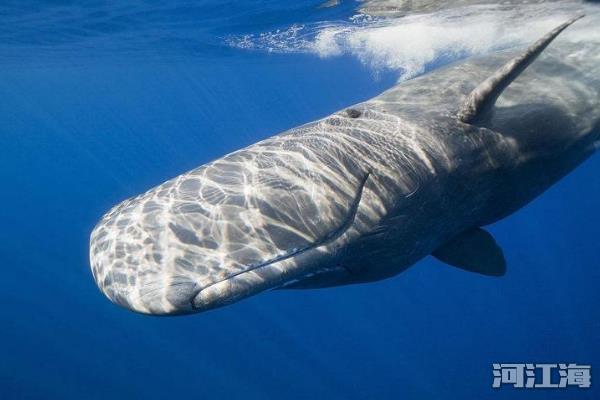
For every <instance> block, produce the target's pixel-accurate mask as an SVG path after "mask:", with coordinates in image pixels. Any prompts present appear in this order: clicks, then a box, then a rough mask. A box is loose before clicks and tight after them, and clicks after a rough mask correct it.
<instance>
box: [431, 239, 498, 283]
mask: <svg viewBox="0 0 600 400" xmlns="http://www.w3.org/2000/svg"><path fill="white" fill-rule="evenodd" d="M432 255H433V256H434V257H435V258H437V259H438V260H440V261H442V262H444V263H446V264H449V265H452V266H454V267H458V268H461V269H464V270H466V271H471V272H477V273H478V274H483V275H489V276H502V275H504V274H505V273H506V260H505V259H504V254H503V253H502V249H501V248H500V247H499V246H498V244H497V243H496V241H495V240H494V238H493V237H492V235H491V234H489V233H488V232H487V231H485V230H483V229H482V228H475V229H471V230H469V231H466V232H464V233H461V234H460V235H458V236H456V237H455V238H453V239H452V240H450V241H449V242H447V243H445V244H443V245H442V246H441V247H440V248H439V249H437V250H436V251H434V252H433V253H432Z"/></svg>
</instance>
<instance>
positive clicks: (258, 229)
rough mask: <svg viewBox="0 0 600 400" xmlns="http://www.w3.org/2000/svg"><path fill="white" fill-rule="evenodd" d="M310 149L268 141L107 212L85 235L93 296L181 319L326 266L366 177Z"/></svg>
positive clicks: (348, 222)
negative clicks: (98, 293) (94, 288)
mask: <svg viewBox="0 0 600 400" xmlns="http://www.w3.org/2000/svg"><path fill="white" fill-rule="evenodd" d="M282 142H285V143H286V144H285V146H286V147H287V150H286V151H285V152H282V151H275V150H276V149H275V148H274V147H276V148H277V149H279V150H280V146H282V144H281V143H282ZM313 142H314V146H313V147H311V145H302V146H300V145H299V144H298V146H297V147H294V146H296V144H294V136H293V135H292V136H287V138H286V139H282V138H281V137H279V138H278V137H275V138H273V139H270V140H269V141H265V142H261V143H259V144H257V145H255V146H252V147H250V148H248V149H245V150H242V151H239V152H237V153H233V154H231V155H228V156H226V157H224V158H222V159H219V160H217V161H215V162H213V163H210V164H207V165H205V166H202V167H200V168H197V169H196V170H193V171H191V172H188V173H186V174H183V175H180V176H179V177H177V178H175V179H173V180H170V181H167V182H165V183H164V184H162V185H160V186H158V187H156V188H154V189H151V190H150V191H148V192H146V193H144V194H142V195H140V196H137V197H134V198H131V199H128V200H126V201H124V202H122V203H120V204H119V205H117V206H115V207H114V208H113V209H112V210H110V211H109V212H108V213H107V214H106V215H104V217H103V218H102V219H101V221H100V222H99V223H98V225H97V226H96V227H95V228H94V230H93V232H92V234H91V240H90V262H91V268H92V272H93V275H94V278H95V280H96V283H97V285H98V287H99V288H100V290H101V291H102V292H103V293H104V294H105V295H106V296H107V297H108V298H109V299H110V300H112V301H113V302H114V303H117V304H119V305H121V306H124V307H126V308H128V309H130V310H133V311H136V312H140V313H146V314H159V315H170V314H188V313H195V312H199V311H204V310H207V309H211V308H215V307H219V306H222V305H225V304H229V303H232V302H235V301H237V300H240V299H242V298H244V297H248V296H250V295H253V294H255V293H258V292H260V291H264V290H267V289H271V288H274V287H278V286H281V285H284V284H286V282H290V281H293V280H296V279H298V278H299V277H302V276H304V275H306V274H310V273H312V272H314V271H315V269H318V268H321V267H322V266H323V265H326V264H327V263H328V262H329V261H330V260H331V257H332V255H333V254H334V253H335V251H333V250H332V248H333V247H328V246H333V245H334V243H335V242H336V240H338V239H340V238H344V237H345V236H347V235H346V234H347V231H348V230H349V227H350V225H351V223H352V221H353V219H354V216H355V214H356V209H357V207H358V202H359V201H360V198H361V194H362V188H363V186H364V184H365V181H366V179H367V178H366V177H367V175H366V174H364V173H362V172H360V170H359V169H358V168H356V165H354V164H353V163H352V162H350V161H348V160H346V161H344V158H343V157H337V158H335V159H330V160H324V159H319V157H323V155H322V154H323V153H322V152H320V153H319V152H318V149H319V147H320V148H322V146H323V144H318V143H316V141H313ZM311 143H312V142H311ZM317 153H319V154H321V156H319V157H318V156H317V155H316V154H317Z"/></svg>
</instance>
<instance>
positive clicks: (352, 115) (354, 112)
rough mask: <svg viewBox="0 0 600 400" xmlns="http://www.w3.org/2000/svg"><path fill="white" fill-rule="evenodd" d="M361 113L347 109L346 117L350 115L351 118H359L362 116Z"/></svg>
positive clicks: (354, 109)
mask: <svg viewBox="0 0 600 400" xmlns="http://www.w3.org/2000/svg"><path fill="white" fill-rule="evenodd" d="M361 114H362V113H361V112H360V111H358V110H357V109H356V108H347V109H346V115H348V116H349V117H350V118H358V117H360V116H361Z"/></svg>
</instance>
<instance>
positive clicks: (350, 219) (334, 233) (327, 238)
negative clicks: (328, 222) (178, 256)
mask: <svg viewBox="0 0 600 400" xmlns="http://www.w3.org/2000/svg"><path fill="white" fill-rule="evenodd" d="M370 175H371V171H368V172H366V173H365V175H364V176H363V177H362V179H361V180H360V184H359V186H358V189H357V191H356V194H355V195H354V198H353V200H352V203H351V204H350V209H349V212H348V214H347V216H346V217H345V218H344V219H343V220H342V223H341V224H340V225H339V226H337V227H335V228H334V229H332V230H331V231H330V232H329V233H327V234H326V235H323V236H322V237H320V238H318V239H317V240H315V241H313V242H312V243H309V244H307V245H306V246H304V247H300V248H293V249H291V250H288V251H286V252H285V253H283V254H281V255H278V256H276V257H273V258H271V259H269V260H266V261H261V262H259V263H254V264H250V265H249V266H248V268H246V269H243V270H241V271H237V272H235V273H232V274H230V275H229V276H227V277H225V278H223V279H221V280H219V281H216V282H212V283H210V284H208V285H206V286H204V287H203V288H202V289H199V290H197V291H196V292H195V293H194V294H193V296H192V298H191V300H190V303H191V305H192V308H193V309H198V308H200V307H199V306H196V304H195V300H196V299H197V298H198V296H199V295H200V294H201V293H202V292H203V291H205V290H206V289H209V288H211V287H213V286H215V285H218V284H222V283H224V282H227V281H230V280H232V279H235V278H236V277H239V276H240V275H244V274H247V273H249V272H253V271H256V270H259V269H264V268H267V267H269V266H272V265H273V264H275V263H278V262H280V261H284V260H287V259H290V258H293V257H296V256H298V255H300V254H302V253H305V252H307V251H310V250H313V249H316V248H318V247H321V246H324V245H327V244H330V243H332V242H334V241H335V240H337V239H338V238H340V237H341V236H342V235H344V233H346V232H347V231H348V229H350V227H351V226H352V224H353V223H354V220H355V218H356V214H357V212H358V206H359V205H360V202H361V199H362V195H363V191H364V188H365V185H366V183H367V180H368V178H369V176H370Z"/></svg>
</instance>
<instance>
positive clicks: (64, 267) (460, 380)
mask: <svg viewBox="0 0 600 400" xmlns="http://www.w3.org/2000/svg"><path fill="white" fill-rule="evenodd" d="M86 3H87V4H85V5H82V4H83V2H74V1H67V0H65V1H48V2H34V1H31V2H22V1H19V2H17V1H14V2H10V1H9V2H3V4H2V5H0V127H1V133H0V305H1V312H0V315H1V320H0V399H42V398H43V399H138V398H139V399H165V398H169V399H284V398H285V399H287V398H289V399H442V398H450V399H512V398H524V399H529V398H532V399H554V398H561V399H579V398H581V399H598V398H600V383H595V382H598V379H600V375H598V373H596V372H597V371H600V345H599V343H600V311H599V309H600V308H599V307H600V290H598V288H599V287H600V262H599V256H598V251H599V244H600V211H599V210H598V208H599V207H598V205H599V204H600V178H599V176H600V157H598V156H596V157H594V158H592V159H590V160H589V161H587V162H586V163H585V164H583V165H582V166H581V167H580V168H578V169H577V170H576V171H575V172H574V173H572V174H571V175H570V176H568V177H567V178H565V179H563V180H562V181H561V182H559V183H558V184H557V185H556V186H554V187H553V188H552V189H551V190H550V191H548V192H547V193H545V194H544V195H543V196H541V197H540V198H539V199H538V200H536V201H535V202H533V203H532V204H530V205H529V206H527V207H526V208H524V209H523V210H521V211H519V212H518V213H517V214H515V215H513V216H511V217H509V218H508V219H506V220H504V221H502V222H500V223H498V224H496V225H493V226H492V227H491V228H490V230H491V231H492V232H493V233H494V235H495V237H496V239H497V241H498V242H499V243H500V244H501V245H502V247H503V249H504V252H505V255H506V257H507V260H508V265H509V266H508V273H507V274H506V276H504V277H502V278H490V277H484V276H480V275H476V274H470V273H467V272H465V271H462V270H458V269H454V268H451V267H448V266H446V265H443V264H441V263H440V262H438V261H436V260H434V259H433V258H427V259H424V260H423V261H421V262H420V263H418V264H417V265H415V266H414V267H412V268H410V269H409V270H408V271H406V272H405V273H403V274H401V275H399V276H397V277H395V278H392V279H389V280H386V281H382V282H378V283H373V284H368V285H360V286H351V287H341V288H334V289H327V290H313V291H289V292H288V291H274V292H269V293H265V294H262V295H259V296H256V297H253V298H250V299H248V300H245V301H242V302H240V303H237V304H235V305H232V306H229V307H225V308H222V309H218V310H215V311H211V312H208V313H204V314H200V315H193V316H186V317H175V318H165V317H163V318H159V317H150V316H142V315H137V314H134V313H131V312H129V311H126V310H124V309H121V308H119V307H116V306H114V305H112V304H111V303H110V302H109V301H108V300H107V299H106V298H105V297H104V296H103V295H102V294H101V293H100V291H99V290H98V289H97V287H96V285H95V283H94V281H93V279H92V275H91V273H90V269H89V264H88V239H89V234H90V232H91V230H92V228H93V226H94V225H95V223H96V222H97V221H98V219H99V218H100V217H101V215H102V214H103V213H104V212H105V211H107V210H108V209H109V208H110V207H111V206H112V205H114V204H116V203H117V202H119V201H121V200H123V199H125V198H127V197H129V196H132V195H136V194H138V193H140V192H142V191H145V190H146V189H148V188H150V187H152V186H154V185H156V184H159V183H161V182H163V181H164V180H166V179H168V178H171V177H173V176H175V175H178V174H180V173H182V172H184V171H186V170H189V169H191V168H193V167H196V166H198V165H200V164H203V163H205V162H208V161H210V160H212V159H214V158H216V157H219V156H221V155H223V154H225V153H227V152H230V151H233V150H235V149H238V148H241V147H243V146H246V145H249V144H251V143H253V142H255V141H257V140H259V139H262V138H265V137H268V136H270V135H272V134H275V133H278V132H280V131H282V130H285V129H287V128H290V127H293V126H296V125H299V124H302V123H305V122H308V121H311V120H314V119H316V118H319V117H322V116H325V115H327V114H329V113H331V112H333V111H335V110H338V109H340V108H342V107H344V106H348V105H350V104H353V103H356V102H358V101H362V100H365V99H367V98H370V97H372V96H374V95H376V94H378V93H379V92H381V91H383V90H384V89H386V88H388V87H390V86H391V85H392V84H393V83H394V82H395V81H396V79H397V78H398V73H396V72H393V71H387V72H385V71H383V72H378V73H375V72H374V71H373V70H371V69H369V68H368V67H367V66H365V65H364V64H362V63H361V62H360V61H358V60H357V59H355V58H352V57H351V56H349V55H344V56H338V57H329V58H319V57H318V56H316V55H314V54H308V53H302V52H300V53H287V54H284V53H278V52H268V51H249V50H243V49H238V48H232V47H229V46H227V45H226V44H225V42H226V39H227V38H228V37H229V36H231V35H243V34H258V33H260V32H265V31H272V30H276V29H279V28H282V29H284V28H287V27H289V26H291V25H292V24H295V23H313V22H316V21H321V20H328V21H332V20H340V21H342V20H347V19H348V18H349V17H350V16H351V15H352V14H353V13H354V11H353V8H354V7H355V6H356V3H354V2H351V1H350V2H343V3H342V5H341V6H339V7H336V8H328V9H318V8H317V6H318V4H319V1H305V2H295V3H293V4H291V3H292V2H286V1H274V0H269V1H260V2H259V1H250V0H246V1H243V2H232V1H224V2H222V1H216V0H210V1H205V2H197V3H191V2H178V4H177V5H173V4H171V3H169V2H166V1H165V2H157V1H141V0H140V1H134V2H114V3H113V2H108V1H106V2H105V1H90V2H86ZM494 362H537V363H542V362H549V363H558V362H574V363H579V364H591V365H592V388H590V389H579V388H569V389H561V390H555V389H546V390H541V389H536V390H525V389H521V390H517V389H513V388H510V387H503V388H502V389H492V388H491V386H492V366H491V364H492V363H494ZM594 368H598V369H596V370H595V369H594ZM599 373H600V372H599ZM594 374H596V375H597V377H596V376H594ZM594 378H596V381H594Z"/></svg>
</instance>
